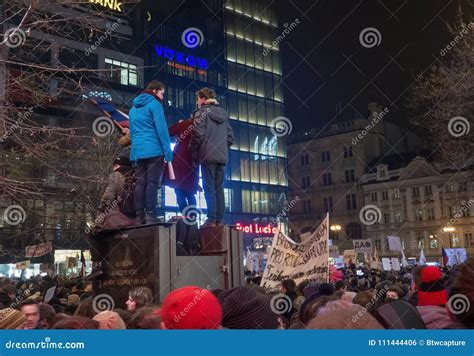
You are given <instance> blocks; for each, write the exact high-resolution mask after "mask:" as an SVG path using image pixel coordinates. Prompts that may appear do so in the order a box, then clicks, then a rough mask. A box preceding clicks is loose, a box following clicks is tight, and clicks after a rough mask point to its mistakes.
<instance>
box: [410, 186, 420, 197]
mask: <svg viewBox="0 0 474 356" xmlns="http://www.w3.org/2000/svg"><path fill="white" fill-rule="evenodd" d="M412 193H413V196H414V197H419V196H420V188H419V187H413V188H412Z"/></svg>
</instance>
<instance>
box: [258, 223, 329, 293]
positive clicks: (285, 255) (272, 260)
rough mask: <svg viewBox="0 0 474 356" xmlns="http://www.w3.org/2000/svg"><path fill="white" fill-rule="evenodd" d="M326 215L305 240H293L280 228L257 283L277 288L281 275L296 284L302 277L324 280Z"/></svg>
mask: <svg viewBox="0 0 474 356" xmlns="http://www.w3.org/2000/svg"><path fill="white" fill-rule="evenodd" d="M328 240H329V215H326V218H325V219H324V220H323V222H322V223H321V224H320V225H319V226H318V228H317V229H316V230H315V231H314V232H313V233H312V234H311V236H310V237H309V238H307V239H306V241H305V243H301V244H297V243H294V241H292V240H291V239H290V238H289V237H287V236H285V234H284V233H283V232H281V231H278V232H277V233H276V234H275V236H274V237H273V242H272V247H271V250H270V253H269V254H268V260H267V265H266V267H265V271H264V273H263V276H262V282H261V284H260V285H261V286H262V287H264V288H267V289H275V288H277V287H278V286H279V285H280V284H281V282H282V281H283V280H285V279H288V278H290V279H293V280H294V281H295V282H296V284H299V283H300V282H302V281H304V280H309V281H320V282H327V279H328V267H329V266H328V259H329V246H328Z"/></svg>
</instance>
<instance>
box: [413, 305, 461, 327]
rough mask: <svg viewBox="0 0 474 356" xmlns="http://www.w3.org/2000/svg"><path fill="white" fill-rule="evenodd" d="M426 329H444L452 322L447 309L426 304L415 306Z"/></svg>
mask: <svg viewBox="0 0 474 356" xmlns="http://www.w3.org/2000/svg"><path fill="white" fill-rule="evenodd" d="M416 309H418V312H419V313H420V315H421V318H422V319H423V322H424V323H425V325H426V328H427V329H445V328H446V327H448V326H450V325H451V324H453V321H452V320H451V317H450V316H449V313H448V310H447V309H446V308H443V307H439V306H435V305H428V306H418V307H416Z"/></svg>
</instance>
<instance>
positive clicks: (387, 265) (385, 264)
mask: <svg viewBox="0 0 474 356" xmlns="http://www.w3.org/2000/svg"><path fill="white" fill-rule="evenodd" d="M382 266H383V270H384V271H391V270H392V261H390V258H386V257H384V258H382Z"/></svg>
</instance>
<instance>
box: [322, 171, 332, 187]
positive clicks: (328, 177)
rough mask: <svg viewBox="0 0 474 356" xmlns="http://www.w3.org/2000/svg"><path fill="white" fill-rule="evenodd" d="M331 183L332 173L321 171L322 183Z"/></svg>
mask: <svg viewBox="0 0 474 356" xmlns="http://www.w3.org/2000/svg"><path fill="white" fill-rule="evenodd" d="M331 184H332V175H331V173H323V185H324V186H326V185H331Z"/></svg>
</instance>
